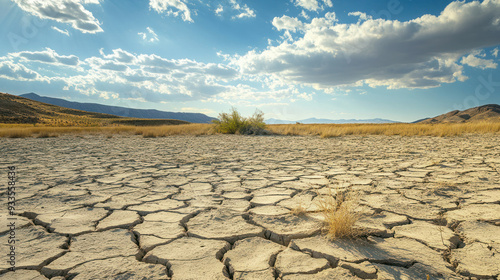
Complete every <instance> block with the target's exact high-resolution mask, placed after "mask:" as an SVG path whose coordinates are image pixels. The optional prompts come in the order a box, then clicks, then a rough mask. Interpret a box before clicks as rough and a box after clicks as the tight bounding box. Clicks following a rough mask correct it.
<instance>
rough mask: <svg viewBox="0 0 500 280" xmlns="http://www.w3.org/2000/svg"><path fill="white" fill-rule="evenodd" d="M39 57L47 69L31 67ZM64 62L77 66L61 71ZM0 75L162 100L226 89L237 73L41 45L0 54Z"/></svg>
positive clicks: (217, 66)
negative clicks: (78, 53) (83, 53)
mask: <svg viewBox="0 0 500 280" xmlns="http://www.w3.org/2000/svg"><path fill="white" fill-rule="evenodd" d="M35 62H36V63H35ZM39 63H44V64H51V65H52V67H51V71H43V72H40V73H38V72H37V69H44V67H43V66H40V64H39ZM68 65H69V66H76V65H78V67H75V68H73V69H71V71H66V70H67V66H68ZM58 67H59V68H58ZM63 67H64V68H63ZM60 73H64V75H61V74H60ZM43 75H45V76H43ZM0 78H3V79H10V80H17V81H28V80H30V81H31V80H44V81H50V82H52V81H54V82H58V84H60V83H63V84H65V86H64V89H66V90H74V91H77V92H80V93H83V94H87V95H98V96H101V97H103V98H120V99H130V100H143V101H149V102H167V101H190V100H206V99H208V98H212V97H213V96H215V95H218V94H220V93H223V92H226V91H230V90H232V89H233V88H234V86H233V85H231V83H233V82H234V81H236V80H238V79H239V78H240V75H239V72H238V71H237V70H236V69H234V68H232V67H230V66H228V65H224V64H217V63H201V62H197V61H195V60H190V59H167V58H164V57H161V56H158V55H154V54H151V55H150V54H132V53H130V52H127V51H125V50H122V49H114V50H112V51H111V52H105V51H104V50H103V49H101V50H100V55H98V56H92V57H88V58H86V59H83V60H80V59H79V58H78V57H77V56H74V55H70V56H65V55H60V54H58V53H57V52H55V51H54V50H52V49H46V50H43V51H36V52H18V53H10V54H8V55H6V56H4V57H0Z"/></svg>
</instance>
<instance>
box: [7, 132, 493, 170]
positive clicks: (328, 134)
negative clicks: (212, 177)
mask: <svg viewBox="0 0 500 280" xmlns="http://www.w3.org/2000/svg"><path fill="white" fill-rule="evenodd" d="M267 129H268V130H269V131H271V132H272V133H274V134H277V135H299V136H305V135H316V136H320V137H324V138H328V137H339V136H346V135H401V136H441V137H443V136H460V135H466V134H491V133H495V134H498V133H500V123H486V122H485V123H460V124H404V123H398V124H287V125H269V126H267ZM216 133H217V131H216V130H215V126H214V125H213V124H180V125H159V126H132V125H110V126H60V127H58V126H44V125H38V124H37V125H33V124H0V137H10V138H24V137H54V136H58V135H65V134H105V135H114V134H131V135H142V136H143V137H146V138H148V137H165V136H172V135H212V134H216ZM435 163H436V164H437V163H438V162H435Z"/></svg>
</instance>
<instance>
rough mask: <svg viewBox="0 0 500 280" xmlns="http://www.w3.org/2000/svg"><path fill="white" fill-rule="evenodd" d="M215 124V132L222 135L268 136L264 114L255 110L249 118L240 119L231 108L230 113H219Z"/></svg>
mask: <svg viewBox="0 0 500 280" xmlns="http://www.w3.org/2000/svg"><path fill="white" fill-rule="evenodd" d="M213 122H214V123H215V131H216V132H217V133H223V134H243V135H265V134H270V133H269V131H267V130H266V123H265V122H264V113H262V112H261V111H259V110H257V111H255V113H254V114H253V116H251V117H249V118H245V117H242V116H241V114H240V113H239V112H238V111H237V110H236V109H235V108H231V113H220V114H219V118H218V120H214V121H213Z"/></svg>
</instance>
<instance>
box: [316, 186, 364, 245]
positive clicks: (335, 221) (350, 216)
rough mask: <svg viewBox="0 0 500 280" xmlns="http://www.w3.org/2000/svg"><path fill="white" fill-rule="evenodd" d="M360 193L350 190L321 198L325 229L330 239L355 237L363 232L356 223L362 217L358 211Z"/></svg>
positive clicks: (320, 205) (320, 206)
mask: <svg viewBox="0 0 500 280" xmlns="http://www.w3.org/2000/svg"><path fill="white" fill-rule="evenodd" d="M358 198H359V195H358V194H356V193H353V192H350V191H347V192H338V193H336V194H335V195H334V194H330V195H327V196H325V197H324V198H323V200H319V205H318V207H319V209H320V212H321V213H322V214H323V216H324V223H325V231H326V234H327V236H328V237H329V238H330V239H337V238H354V237H357V236H359V235H360V234H361V232H360V230H359V229H357V228H356V227H355V226H354V225H355V224H356V222H357V221H358V220H359V219H360V218H361V215H360V214H359V213H358V212H357V211H356V208H357V206H358Z"/></svg>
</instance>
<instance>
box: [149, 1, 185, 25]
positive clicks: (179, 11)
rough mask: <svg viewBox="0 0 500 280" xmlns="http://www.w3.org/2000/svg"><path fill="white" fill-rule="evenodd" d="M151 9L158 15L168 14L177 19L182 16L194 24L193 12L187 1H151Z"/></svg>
mask: <svg viewBox="0 0 500 280" xmlns="http://www.w3.org/2000/svg"><path fill="white" fill-rule="evenodd" d="M149 7H150V8H151V9H153V10H155V11H156V12H158V13H160V14H161V13H164V12H165V13H166V14H167V15H169V16H170V15H173V16H175V17H177V16H179V15H180V16H182V19H183V20H184V21H189V22H193V19H192V18H191V10H190V9H189V8H188V6H187V5H186V1H185V0H184V1H182V0H150V1H149Z"/></svg>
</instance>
